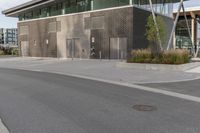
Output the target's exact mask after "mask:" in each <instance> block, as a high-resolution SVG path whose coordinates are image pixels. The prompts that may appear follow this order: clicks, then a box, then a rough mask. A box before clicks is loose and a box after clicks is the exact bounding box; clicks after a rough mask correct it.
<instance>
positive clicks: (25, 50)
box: [21, 41, 29, 57]
mask: <svg viewBox="0 0 200 133" xmlns="http://www.w3.org/2000/svg"><path fill="white" fill-rule="evenodd" d="M21 55H22V57H26V56H29V43H28V41H21Z"/></svg>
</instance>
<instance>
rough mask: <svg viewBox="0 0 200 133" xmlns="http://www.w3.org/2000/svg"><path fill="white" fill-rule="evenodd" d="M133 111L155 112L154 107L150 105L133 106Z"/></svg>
mask: <svg viewBox="0 0 200 133" xmlns="http://www.w3.org/2000/svg"><path fill="white" fill-rule="evenodd" d="M133 109H135V110H137V111H155V110H157V108H156V107H154V106H150V105H134V106H133Z"/></svg>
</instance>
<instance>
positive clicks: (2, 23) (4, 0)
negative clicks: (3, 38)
mask: <svg viewBox="0 0 200 133" xmlns="http://www.w3.org/2000/svg"><path fill="white" fill-rule="evenodd" d="M27 1H30V0H0V12H1V11H2V10H5V9H8V8H10V7H13V6H16V5H19V4H21V3H24V2H27ZM185 6H186V7H188V6H189V7H190V6H200V0H189V1H188V2H185ZM16 26H17V19H16V18H8V17H4V16H3V15H2V14H1V13H0V28H1V27H3V28H12V27H16Z"/></svg>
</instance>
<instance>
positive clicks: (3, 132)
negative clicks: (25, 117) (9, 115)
mask: <svg viewBox="0 0 200 133" xmlns="http://www.w3.org/2000/svg"><path fill="white" fill-rule="evenodd" d="M0 133H9V131H8V129H7V128H6V126H5V125H4V124H3V122H2V120H1V119H0Z"/></svg>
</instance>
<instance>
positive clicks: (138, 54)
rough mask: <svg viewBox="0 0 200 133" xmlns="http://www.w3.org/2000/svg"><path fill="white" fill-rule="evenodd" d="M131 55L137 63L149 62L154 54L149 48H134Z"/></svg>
mask: <svg viewBox="0 0 200 133" xmlns="http://www.w3.org/2000/svg"><path fill="white" fill-rule="evenodd" d="M131 55H132V58H131V60H132V61H133V62H137V63H148V62H149V61H151V58H152V57H151V56H152V54H151V51H150V50H149V49H139V50H133V51H132V52H131Z"/></svg>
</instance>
